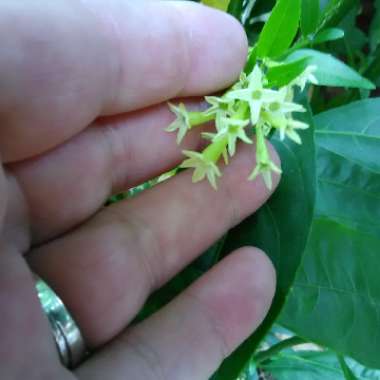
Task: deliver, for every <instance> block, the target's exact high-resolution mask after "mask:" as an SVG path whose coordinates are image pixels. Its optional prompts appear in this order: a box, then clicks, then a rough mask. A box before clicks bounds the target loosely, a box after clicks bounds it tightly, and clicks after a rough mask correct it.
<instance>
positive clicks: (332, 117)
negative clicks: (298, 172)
mask: <svg viewBox="0 0 380 380" xmlns="http://www.w3.org/2000/svg"><path fill="white" fill-rule="evenodd" d="M379 110H380V98H377V99H369V100H365V101H359V102H356V103H352V104H350V105H347V106H344V107H341V108H337V109H334V110H331V111H328V112H325V113H323V114H321V115H318V116H317V117H316V118H315V122H316V126H317V130H316V137H317V146H318V155H317V162H318V196H317V206H316V216H315V219H314V222H313V227H312V232H311V236H310V239H309V243H308V245H307V248H306V253H305V256H304V261H303V265H302V267H301V268H300V270H299V272H298V275H297V278H296V281H295V283H294V286H293V288H292V291H291V293H290V297H289V298H288V302H287V305H286V308H285V310H284V313H283V314H282V316H281V321H282V323H283V324H284V325H285V326H287V327H289V328H290V329H292V330H293V331H295V332H296V333H297V334H298V335H300V336H302V337H304V338H307V339H310V340H312V341H315V342H317V343H320V344H322V345H325V346H327V347H330V348H332V349H334V350H335V351H337V352H339V353H340V354H344V355H348V356H351V357H353V358H355V359H357V360H358V361H360V362H361V363H363V364H365V365H368V366H370V367H375V368H379V367H380V355H379V352H380V281H379V262H380V234H379V231H380V160H379V152H380V112H379Z"/></svg>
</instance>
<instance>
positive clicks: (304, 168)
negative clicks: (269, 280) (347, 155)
mask: <svg viewBox="0 0 380 380" xmlns="http://www.w3.org/2000/svg"><path fill="white" fill-rule="evenodd" d="M303 121H306V122H309V123H312V121H311V117H310V114H306V115H304V119H303ZM301 135H302V140H303V145H297V144H293V143H291V142H289V141H288V140H285V141H284V142H282V141H280V140H278V139H277V138H275V139H273V144H274V145H275V146H276V149H277V151H278V152H279V154H280V156H281V162H282V169H283V173H284V174H283V176H282V180H281V183H280V186H279V188H278V189H277V190H276V192H275V194H274V195H273V196H272V198H271V199H270V201H269V202H268V203H267V204H266V205H264V206H263V207H262V208H261V209H260V210H259V211H258V212H257V213H256V214H254V215H252V216H251V217H250V218H248V219H247V220H246V221H245V222H243V223H242V224H240V225H239V226H238V227H236V228H235V229H233V230H232V231H231V232H230V233H229V234H228V237H227V240H226V244H225V247H224V251H225V253H228V252H230V251H232V250H233V249H236V248H238V247H241V246H245V245H253V246H257V247H259V248H261V249H263V250H264V251H265V252H266V253H267V254H268V255H269V256H270V258H271V260H272V261H273V263H274V265H275V267H276V269H277V293H276V296H275V299H274V302H273V305H272V308H271V310H270V312H269V314H268V317H267V318H266V320H265V321H264V322H263V324H262V325H261V327H260V328H259V329H258V330H257V331H256V332H255V333H254V334H253V335H252V336H251V337H250V338H248V339H247V340H246V341H245V342H244V343H243V344H242V345H241V346H240V347H239V348H238V349H237V350H236V351H235V352H234V353H233V354H232V355H231V357H230V358H228V359H227V360H226V361H225V362H224V363H223V364H222V366H221V368H220V369H219V371H218V372H217V374H216V377H215V379H218V380H219V379H220V380H235V379H236V377H237V376H238V375H239V374H240V371H241V370H242V369H243V368H244V367H245V366H246V365H247V363H248V362H249V360H250V358H251V356H252V354H253V353H254V351H255V349H256V348H257V346H258V344H259V343H260V341H261V340H262V339H263V337H264V336H265V334H266V333H267V332H268V330H269V329H270V327H271V326H272V324H273V323H274V321H275V320H276V318H277V316H278V314H279V313H280V311H281V309H282V307H283V304H284V301H285V298H286V295H287V292H288V290H289V288H290V286H291V284H292V282H293V280H294V277H295V273H296V270H297V268H298V266H299V263H300V260H301V258H302V254H303V252H304V248H305V245H306V241H307V238H308V232H309V228H308V227H309V225H310V224H311V220H312V216H313V206H314V197H315V161H314V152H313V149H314V148H313V147H314V136H313V130H312V128H310V129H309V130H307V131H304V132H303V133H302V134H301Z"/></svg>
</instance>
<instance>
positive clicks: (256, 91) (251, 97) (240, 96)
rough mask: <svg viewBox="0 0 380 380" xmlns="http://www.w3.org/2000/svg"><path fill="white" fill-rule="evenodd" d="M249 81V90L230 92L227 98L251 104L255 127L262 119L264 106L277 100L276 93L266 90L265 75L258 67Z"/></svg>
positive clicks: (252, 119) (252, 121)
mask: <svg viewBox="0 0 380 380" xmlns="http://www.w3.org/2000/svg"><path fill="white" fill-rule="evenodd" d="M247 79H248V88H246V89H241V90H233V91H229V92H228V93H227V94H226V95H225V96H226V98H228V99H234V100H243V101H246V102H247V103H248V104H249V110H250V114H251V123H252V124H253V125H255V124H256V123H257V122H258V121H259V119H260V112H261V108H262V106H263V105H264V103H269V102H271V101H273V100H274V99H275V95H276V91H273V90H269V89H266V88H264V86H263V73H262V71H261V69H260V67H259V66H258V65H256V66H255V68H254V69H253V71H252V73H251V74H250V75H249V76H248V78H247Z"/></svg>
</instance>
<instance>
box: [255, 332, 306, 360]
mask: <svg viewBox="0 0 380 380" xmlns="http://www.w3.org/2000/svg"><path fill="white" fill-rule="evenodd" d="M303 343H305V340H304V339H302V338H300V337H298V336H292V337H291V338H288V339H285V340H282V341H281V342H279V343H277V344H275V345H274V346H272V347H270V348H268V349H267V350H265V351H261V352H259V353H257V354H256V355H255V356H254V357H253V360H254V362H255V363H256V365H258V364H260V363H262V362H263V361H265V360H268V359H270V358H271V357H272V356H274V355H275V354H277V353H279V352H280V351H282V350H283V349H285V348H288V347H292V346H297V345H298V344H303Z"/></svg>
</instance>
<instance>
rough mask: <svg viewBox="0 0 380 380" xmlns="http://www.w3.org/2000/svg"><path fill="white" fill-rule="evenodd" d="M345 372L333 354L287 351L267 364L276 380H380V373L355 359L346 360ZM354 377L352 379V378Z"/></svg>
mask: <svg viewBox="0 0 380 380" xmlns="http://www.w3.org/2000/svg"><path fill="white" fill-rule="evenodd" d="M341 360H344V365H345V367H344V368H345V369H343V368H342V367H341V363H342V362H340V360H339V359H338V358H337V357H336V355H335V353H334V352H332V351H298V352H296V351H293V350H287V351H286V352H283V353H281V354H279V355H277V356H275V357H273V358H272V360H271V361H269V362H268V363H266V364H265V365H263V369H264V370H265V371H266V372H268V373H270V374H272V375H273V377H274V378H275V379H276V380H379V379H380V371H374V370H367V369H366V368H364V367H363V366H361V365H360V364H358V363H356V362H355V361H353V360H352V359H343V358H341ZM348 374H350V375H351V376H352V377H351V378H350V377H348V376H350V375H348Z"/></svg>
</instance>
